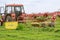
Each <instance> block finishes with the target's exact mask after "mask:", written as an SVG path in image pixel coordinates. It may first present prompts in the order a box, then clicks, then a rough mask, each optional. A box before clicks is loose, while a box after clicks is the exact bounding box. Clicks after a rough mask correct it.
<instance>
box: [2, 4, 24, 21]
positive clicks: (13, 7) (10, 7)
mask: <svg viewBox="0 0 60 40" xmlns="http://www.w3.org/2000/svg"><path fill="white" fill-rule="evenodd" d="M23 14H25V11H24V7H23V5H22V4H7V5H5V11H4V14H2V15H3V16H2V20H3V21H4V22H10V21H18V22H24V21H23V20H24V15H23Z"/></svg>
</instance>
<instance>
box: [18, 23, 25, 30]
mask: <svg viewBox="0 0 60 40" xmlns="http://www.w3.org/2000/svg"><path fill="white" fill-rule="evenodd" d="M24 27H25V25H24V24H23V23H19V24H18V28H17V30H23V28H24Z"/></svg>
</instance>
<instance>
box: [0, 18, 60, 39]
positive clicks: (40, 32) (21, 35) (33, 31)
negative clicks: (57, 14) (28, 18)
mask: <svg viewBox="0 0 60 40" xmlns="http://www.w3.org/2000/svg"><path fill="white" fill-rule="evenodd" d="M59 22H60V18H57V20H56V25H55V27H46V28H43V27H41V28H40V27H33V26H32V25H31V24H30V22H27V23H26V24H22V23H20V24H19V25H18V29H16V30H7V29H5V28H4V26H0V40H60V29H59V28H60V23H59Z"/></svg>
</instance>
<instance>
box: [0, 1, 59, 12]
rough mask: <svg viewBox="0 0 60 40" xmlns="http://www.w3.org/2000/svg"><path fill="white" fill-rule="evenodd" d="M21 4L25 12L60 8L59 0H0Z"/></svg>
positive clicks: (3, 2)
mask: <svg viewBox="0 0 60 40" xmlns="http://www.w3.org/2000/svg"><path fill="white" fill-rule="evenodd" d="M13 3H15V4H23V5H24V9H25V12H26V13H39V12H54V11H58V10H60V0H0V6H4V5H5V4H13Z"/></svg>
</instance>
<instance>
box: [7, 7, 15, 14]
mask: <svg viewBox="0 0 60 40" xmlns="http://www.w3.org/2000/svg"><path fill="white" fill-rule="evenodd" d="M12 12H14V7H6V13H8V14H9V13H12Z"/></svg>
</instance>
